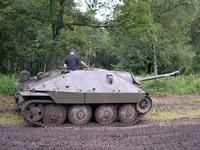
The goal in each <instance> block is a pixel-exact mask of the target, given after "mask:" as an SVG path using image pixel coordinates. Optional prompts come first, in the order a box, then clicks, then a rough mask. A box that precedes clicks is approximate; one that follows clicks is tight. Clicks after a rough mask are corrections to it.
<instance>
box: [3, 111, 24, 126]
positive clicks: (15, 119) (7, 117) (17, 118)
mask: <svg viewBox="0 0 200 150" xmlns="http://www.w3.org/2000/svg"><path fill="white" fill-rule="evenodd" d="M24 123H25V120H24V118H23V116H22V115H21V114H20V113H15V112H4V113H0V124H24Z"/></svg>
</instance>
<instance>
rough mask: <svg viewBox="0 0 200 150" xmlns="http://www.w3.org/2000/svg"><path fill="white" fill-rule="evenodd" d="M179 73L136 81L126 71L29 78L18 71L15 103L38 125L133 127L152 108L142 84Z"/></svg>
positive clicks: (91, 70) (62, 71)
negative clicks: (18, 77) (141, 86)
mask: <svg viewBox="0 0 200 150" xmlns="http://www.w3.org/2000/svg"><path fill="white" fill-rule="evenodd" d="M177 75H179V71H175V72H172V73H169V74H163V75H158V76H151V77H146V78H140V77H136V76H134V75H133V74H132V73H129V72H122V71H109V70H105V69H98V68H88V69H84V68H83V69H80V70H76V71H71V72H70V71H68V70H65V69H63V68H59V69H56V70H53V71H51V72H39V73H38V74H37V75H36V76H34V77H30V73H29V72H28V71H26V70H23V71H21V73H20V79H19V82H16V83H15V85H16V88H17V92H16V94H15V100H16V102H17V103H18V104H19V106H20V108H21V113H22V115H23V116H24V118H25V119H26V120H27V121H28V122H31V123H33V124H36V125H38V126H61V125H65V124H66V125H77V126H81V125H88V124H91V123H92V124H93V125H95V124H96V125H134V124H135V123H137V122H138V121H139V120H140V119H141V118H142V117H143V116H144V115H145V114H147V113H148V112H149V110H150V109H151V107H152V100H151V98H150V97H149V92H147V91H145V90H143V89H142V88H140V87H139V86H138V85H140V83H141V82H142V81H146V80H152V79H158V78H163V77H168V76H177Z"/></svg>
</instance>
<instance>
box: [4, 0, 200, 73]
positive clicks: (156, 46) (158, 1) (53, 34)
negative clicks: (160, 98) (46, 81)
mask: <svg viewBox="0 0 200 150" xmlns="http://www.w3.org/2000/svg"><path fill="white" fill-rule="evenodd" d="M85 2H87V7H88V9H87V11H86V12H82V11H81V10H79V9H77V6H78V4H79V3H78V1H77V0H76V1H74V0H67V1H66V0H42V1H41V0H1V1H0V47H1V48H0V73H1V74H7V75H9V74H19V72H20V71H21V70H23V69H27V70H28V71H30V72H31V74H32V75H35V74H36V73H37V72H40V71H47V70H52V69H54V68H56V67H57V66H60V65H63V60H64V58H65V56H66V55H67V53H68V48H69V47H74V48H75V49H76V54H78V55H79V56H80V57H81V59H82V60H84V61H85V62H87V63H88V64H89V65H90V66H95V67H100V68H106V69H115V70H126V71H131V72H134V73H135V74H147V73H148V74H151V73H153V72H154V73H155V74H157V73H159V74H160V73H166V72H171V71H173V70H180V71H181V73H182V74H183V73H184V74H198V73H200V63H199V60H200V44H199V43H200V38H199V37H200V32H199V27H200V19H199V18H200V11H199V10H200V2H199V1H198V0H190V1H188V0H168V1H166V0H123V1H122V0H121V3H119V4H116V3H114V2H116V1H114V0H107V1H106V2H105V1H104V2H103V1H102V0H98V1H97V0H85ZM101 8H105V9H106V10H109V9H110V10H111V14H112V15H111V16H107V18H105V19H104V20H103V21H99V20H98V19H96V18H95V13H96V12H97V11H98V10H100V9H101Z"/></svg>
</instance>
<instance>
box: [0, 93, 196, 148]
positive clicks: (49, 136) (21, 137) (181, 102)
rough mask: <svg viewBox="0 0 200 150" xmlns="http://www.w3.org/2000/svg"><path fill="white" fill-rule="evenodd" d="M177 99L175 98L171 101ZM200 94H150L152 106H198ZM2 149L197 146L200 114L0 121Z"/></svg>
mask: <svg viewBox="0 0 200 150" xmlns="http://www.w3.org/2000/svg"><path fill="white" fill-rule="evenodd" d="M174 100H176V102H175V103H174V102H172V101H174ZM198 101H200V96H199V95H184V96H180V95H179V96H172V95H169V96H168V97H166V98H158V97H154V98H153V103H154V105H153V107H154V108H155V107H163V108H167V109H171V108H173V109H174V108H176V109H179V108H182V107H186V108H191V109H193V108H200V106H199V104H200V103H198ZM0 149H1V150H14V149H15V150H16V149H19V150H29V149H30V150H32V149H33V150H34V149H37V150H49V149H52V150H55V149H58V150H60V149H61V150H65V149H67V150H68V149H69V150H71V149H72V150H111V149H112V150H199V149H200V117H194V118H187V117H185V118H181V119H173V120H165V121H149V120H142V121H139V122H138V123H137V124H136V125H134V126H128V127H101V126H98V127H54V128H47V127H45V128H41V127H34V126H31V125H30V124H25V125H15V126H14V125H0Z"/></svg>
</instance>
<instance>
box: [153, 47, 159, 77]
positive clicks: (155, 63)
mask: <svg viewBox="0 0 200 150" xmlns="http://www.w3.org/2000/svg"><path fill="white" fill-rule="evenodd" d="M153 58H154V60H153V64H154V75H155V76H156V75H158V70H157V58H156V48H155V45H154V46H153Z"/></svg>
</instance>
